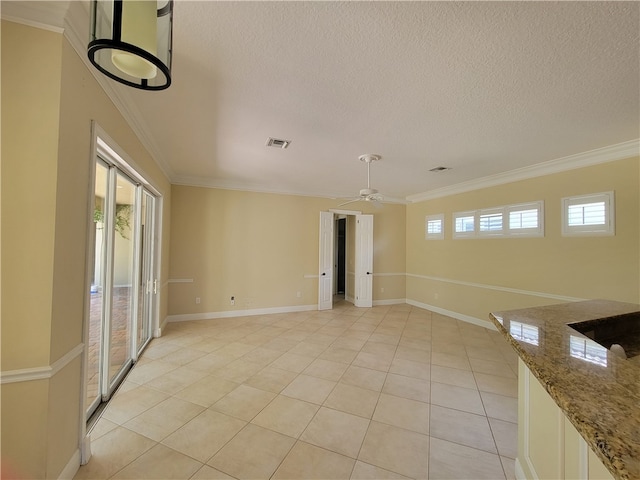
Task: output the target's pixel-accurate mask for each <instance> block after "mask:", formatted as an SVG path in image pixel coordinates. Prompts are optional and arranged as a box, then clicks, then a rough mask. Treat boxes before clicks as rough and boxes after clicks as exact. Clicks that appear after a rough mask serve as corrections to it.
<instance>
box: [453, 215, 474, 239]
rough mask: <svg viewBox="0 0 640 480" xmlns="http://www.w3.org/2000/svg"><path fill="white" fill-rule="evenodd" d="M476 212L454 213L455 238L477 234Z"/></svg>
mask: <svg viewBox="0 0 640 480" xmlns="http://www.w3.org/2000/svg"><path fill="white" fill-rule="evenodd" d="M475 225H476V212H475V211H474V212H459V213H454V214H453V238H468V237H473V236H475V234H476V230H475Z"/></svg>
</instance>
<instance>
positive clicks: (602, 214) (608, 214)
mask: <svg viewBox="0 0 640 480" xmlns="http://www.w3.org/2000/svg"><path fill="white" fill-rule="evenodd" d="M613 213H614V195H613V192H603V193H594V194H591V195H581V196H577V197H565V198H563V199H562V235H563V236H578V235H585V236H587V235H614V233H615V230H614V214H613Z"/></svg>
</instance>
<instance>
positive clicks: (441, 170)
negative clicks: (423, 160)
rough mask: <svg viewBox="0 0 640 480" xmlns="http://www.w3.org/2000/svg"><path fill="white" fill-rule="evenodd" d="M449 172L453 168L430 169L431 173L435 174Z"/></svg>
mask: <svg viewBox="0 0 640 480" xmlns="http://www.w3.org/2000/svg"><path fill="white" fill-rule="evenodd" d="M447 170H451V168H449V167H434V168H430V169H429V171H430V172H435V173H440V172H445V171H447Z"/></svg>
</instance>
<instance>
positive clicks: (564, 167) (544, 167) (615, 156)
mask: <svg viewBox="0 0 640 480" xmlns="http://www.w3.org/2000/svg"><path fill="white" fill-rule="evenodd" d="M637 156H640V139H635V140H629V141H627V142H622V143H618V144H615V145H610V146H608V147H602V148H597V149H595V150H589V151H587V152H582V153H577V154H574V155H569V156H566V157H562V158H558V159H555V160H549V161H547V162H542V163H537V164H535V165H530V166H528V167H523V168H518V169H516V170H511V171H508V172H504V173H498V174H496V175H490V176H488V177H483V178H479V179H476V180H470V181H468V182H462V183H457V184H455V185H451V186H448V187H443V188H437V189H435V190H430V191H427V192H424V193H417V194H415V195H409V196H407V197H406V199H407V202H408V203H417V202H424V201H425V200H432V199H434V198H441V197H446V196H449V195H455V194H458V193H465V192H471V191H473V190H480V189H481V188H488V187H495V186H497V185H504V184H505V183H512V182H517V181H520V180H527V179H529V178H535V177H542V176H544V175H551V174H553V173H560V172H566V171H568V170H575V169H576V168H583V167H589V166H592V165H597V164H600V163H607V162H614V161H616V160H623V159H625V158H631V157H637Z"/></svg>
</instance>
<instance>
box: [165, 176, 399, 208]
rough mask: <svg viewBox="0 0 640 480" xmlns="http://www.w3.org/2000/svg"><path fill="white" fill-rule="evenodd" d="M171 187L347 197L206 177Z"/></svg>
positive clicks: (389, 199)
mask: <svg viewBox="0 0 640 480" xmlns="http://www.w3.org/2000/svg"><path fill="white" fill-rule="evenodd" d="M171 184H172V185H182V186H185V187H202V188H218V189H220V190H237V191H242V192H254V193H273V194H277V195H295V196H300V197H315V198H329V199H332V200H344V199H346V198H349V195H342V194H340V193H336V192H321V191H312V192H311V191H308V190H307V191H296V190H288V189H285V188H277V187H274V188H267V187H264V186H262V185H248V184H243V183H234V182H226V181H223V180H212V179H209V178H206V177H192V176H188V175H177V176H175V177H174V178H173V180H172V182H171ZM381 203H398V204H402V205H404V204H406V203H407V202H406V200H404V199H403V198H397V197H388V196H386V195H385V196H384V198H383V200H382V202H381Z"/></svg>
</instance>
